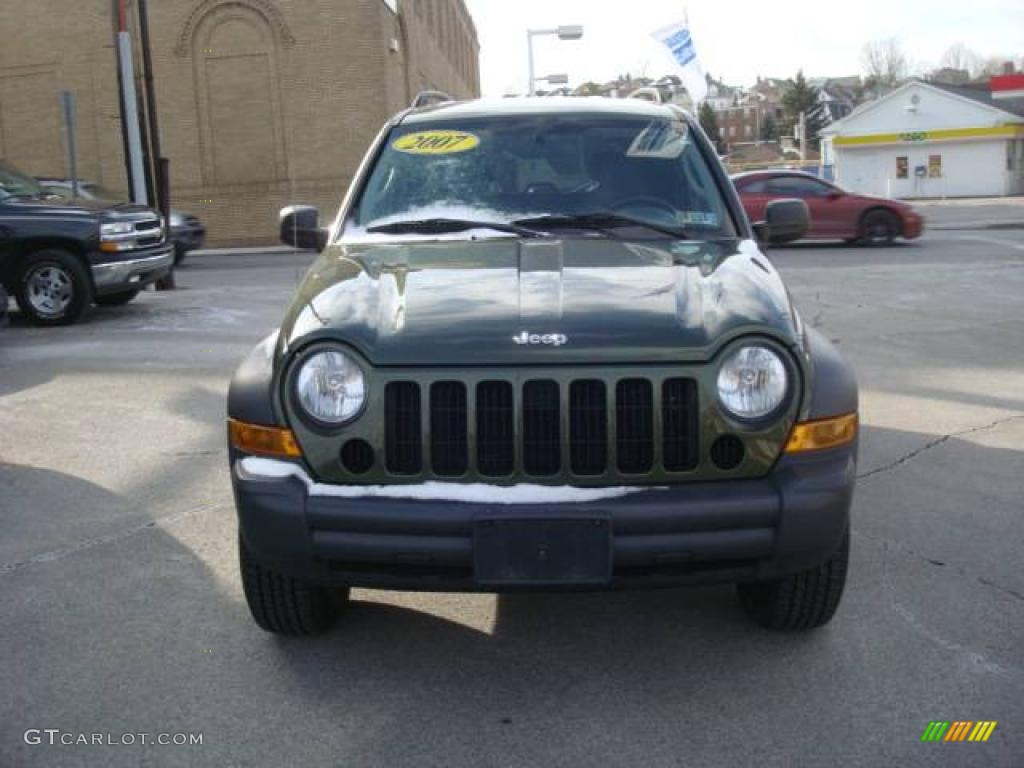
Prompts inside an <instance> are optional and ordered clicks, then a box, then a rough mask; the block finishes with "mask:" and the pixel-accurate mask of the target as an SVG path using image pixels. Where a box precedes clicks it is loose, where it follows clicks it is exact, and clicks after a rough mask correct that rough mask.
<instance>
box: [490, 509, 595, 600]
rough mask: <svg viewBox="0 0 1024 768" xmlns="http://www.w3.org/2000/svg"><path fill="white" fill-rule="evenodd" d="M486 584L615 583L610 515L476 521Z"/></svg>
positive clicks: (496, 585)
mask: <svg viewBox="0 0 1024 768" xmlns="http://www.w3.org/2000/svg"><path fill="white" fill-rule="evenodd" d="M473 573H474V577H475V579H476V581H477V583H479V584H480V585H482V586H494V587H502V586H508V587H515V586H521V587H540V586H600V585H605V584H607V583H608V582H610V581H611V576H612V534H611V520H610V519H609V518H607V517H599V516H593V515H591V516H587V517H483V518H479V519H477V520H475V521H474V524H473Z"/></svg>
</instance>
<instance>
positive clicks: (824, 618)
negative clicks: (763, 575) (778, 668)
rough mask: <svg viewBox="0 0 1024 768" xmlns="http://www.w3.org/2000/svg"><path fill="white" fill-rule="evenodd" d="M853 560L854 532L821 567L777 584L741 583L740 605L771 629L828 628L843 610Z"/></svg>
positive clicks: (758, 621)
mask: <svg viewBox="0 0 1024 768" xmlns="http://www.w3.org/2000/svg"><path fill="white" fill-rule="evenodd" d="M849 558H850V532H849V531H847V532H846V534H845V535H844V536H843V541H842V543H841V544H840V545H839V549H837V550H836V552H835V554H833V555H832V557H830V558H829V559H828V560H826V561H825V562H824V563H822V564H821V565H819V566H818V567H817V568H811V569H810V570H807V571H801V572H800V573H794V574H793V575H792V576H787V577H786V578H784V579H778V580H776V581H766V582H757V583H754V584H740V585H739V587H738V589H739V594H740V603H741V604H742V606H743V609H744V610H745V611H746V612H747V614H749V615H750V617H751V618H753V619H754V621H756V622H757V623H758V624H760V625H761V626H762V627H765V628H767V629H779V630H789V631H792V630H801V629H815V628H816V627H821V626H824V625H825V624H828V622H829V621H830V620H831V619H832V616H833V615H834V614H835V612H836V608H838V607H839V598H841V597H842V595H843V587H844V586H845V585H846V566H847V563H848V561H849Z"/></svg>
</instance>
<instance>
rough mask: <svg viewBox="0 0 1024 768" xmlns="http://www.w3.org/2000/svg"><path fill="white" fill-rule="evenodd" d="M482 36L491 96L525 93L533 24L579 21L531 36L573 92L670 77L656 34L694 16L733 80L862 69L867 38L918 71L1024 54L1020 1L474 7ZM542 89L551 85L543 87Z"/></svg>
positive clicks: (570, 1) (563, 1)
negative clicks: (973, 58)
mask: <svg viewBox="0 0 1024 768" xmlns="http://www.w3.org/2000/svg"><path fill="white" fill-rule="evenodd" d="M466 3H467V5H468V6H469V10H470V12H471V13H472V14H473V19H474V21H475V22H476V26H477V32H478V35H479V37H480V45H481V51H480V57H481V60H480V65H481V76H482V87H483V92H484V95H485V96H503V95H505V94H506V93H514V92H519V93H521V92H524V91H525V90H526V80H527V54H526V31H527V29H546V28H551V27H557V26H559V25H561V24H583V25H584V27H585V28H586V31H585V35H584V38H583V39H582V40H579V41H560V40H558V39H557V38H556V37H537V38H535V39H534V54H535V59H536V68H537V74H538V75H547V74H562V73H564V74H567V75H569V82H570V85H574V86H575V85H579V84H580V83H584V82H586V81H588V80H594V81H597V82H604V81H607V80H611V79H613V78H615V77H616V76H617V75H619V74H626V73H627V72H628V73H629V74H631V75H633V76H634V77H636V76H640V75H644V74H646V75H648V76H652V77H658V76H661V75H662V74H667V73H669V72H671V71H672V66H673V65H672V60H671V58H670V57H669V56H668V53H667V51H665V50H664V49H662V48H661V46H659V45H658V44H657V43H656V42H655V41H654V40H653V39H652V38H651V36H650V35H651V32H653V31H654V30H656V29H658V28H659V27H662V26H664V25H666V24H670V23H673V22H676V21H678V20H680V19H681V18H682V17H683V15H684V12H685V13H686V15H687V16H688V17H689V21H690V28H691V30H692V33H693V39H694V43H695V44H696V48H697V55H698V56H699V58H700V60H701V63H702V64H703V66H704V71H705V72H709V73H710V74H712V75H713V76H714V77H715V78H716V79H722V80H724V81H725V82H727V83H729V84H730V85H750V84H753V83H754V81H755V80H756V78H757V76H758V75H760V76H761V77H791V76H793V75H795V74H796V71H797V70H798V69H800V68H803V70H804V73H805V74H806V75H807V76H808V77H839V76H842V75H852V74H862V66H861V62H860V59H861V49H862V48H863V45H864V43H865V42H867V41H869V40H874V39H879V38H886V37H897V38H899V40H900V42H901V43H902V46H903V50H904V52H905V53H906V55H907V57H908V59H909V60H910V62H911V65H912V66H917V67H919V68H921V69H927V68H928V67H929V66H936V65H938V63H939V61H940V59H941V58H942V54H943V52H944V51H945V50H946V49H947V48H948V47H949V46H951V45H953V44H954V43H958V42H959V43H963V44H965V45H966V46H967V47H968V48H970V49H972V50H973V51H975V52H976V53H978V54H980V55H981V56H982V57H983V58H987V57H988V56H996V55H1010V56H1012V57H1013V58H1016V59H1019V58H1020V57H1021V56H1024V0H970V2H965V0H855V2H853V3H824V2H820V0H817V1H815V2H811V1H810V0H754V1H753V2H750V1H749V0H747V1H744V0H733V2H724V1H723V0H691V1H690V2H688V3H684V2H680V0H629V2H626V3H619V2H611V1H610V0H466ZM538 87H543V84H541V85H539V86H538Z"/></svg>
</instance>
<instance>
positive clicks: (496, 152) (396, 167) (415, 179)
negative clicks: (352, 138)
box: [348, 115, 736, 239]
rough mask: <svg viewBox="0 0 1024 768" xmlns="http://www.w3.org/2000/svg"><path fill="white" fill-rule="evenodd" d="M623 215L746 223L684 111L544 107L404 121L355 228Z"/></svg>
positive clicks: (667, 223)
mask: <svg viewBox="0 0 1024 768" xmlns="http://www.w3.org/2000/svg"><path fill="white" fill-rule="evenodd" d="M597 212H602V213H615V214H619V215H621V216H623V217H628V218H630V219H634V220H640V221H647V222H650V223H652V224H655V225H661V226H663V227H672V228H680V229H682V228H685V230H686V232H687V233H688V235H689V236H692V237H694V238H699V239H712V238H720V237H732V236H735V233H736V230H735V227H734V225H733V222H732V219H731V217H730V215H729V211H728V209H727V207H726V205H725V202H724V201H723V200H722V197H721V195H720V193H719V189H718V186H717V184H716V183H715V179H714V177H713V175H712V174H711V171H710V169H709V168H708V165H707V162H706V161H705V158H704V157H703V155H702V154H701V152H700V150H699V148H698V147H697V145H696V144H695V143H694V142H693V141H692V138H691V136H690V133H689V128H688V126H687V124H686V123H685V122H684V121H682V120H675V119H671V118H653V119H652V118H650V117H633V116H630V117H620V116H616V117H607V116H594V115H579V116H573V117H566V116H564V115H541V116H537V115H533V116H516V117H500V118H482V119H480V118H478V119H473V120H466V121H460V122H458V123H455V122H454V121H450V120H449V121H438V122H436V123H432V124H429V123H416V124H414V125H406V126H399V127H397V128H395V129H394V130H393V131H392V132H391V135H390V136H389V137H388V139H387V141H386V143H385V146H384V148H383V151H382V152H381V154H380V156H379V157H378V159H377V162H376V165H375V166H374V169H373V172H372V173H371V175H370V177H369V180H368V181H367V183H366V185H365V187H364V189H363V191H362V194H361V197H360V199H359V200H358V203H357V206H356V208H355V210H354V212H353V215H352V218H351V219H350V221H349V222H348V224H349V228H348V231H349V233H353V234H355V233H359V232H360V231H363V230H367V229H373V228H375V227H380V226H381V225H386V224H389V223H394V222H402V221H418V220H426V219H430V220H433V219H460V220H471V221H482V222H487V221H491V222H502V223H510V222H515V221H519V220H523V221H525V220H528V219H536V218H537V217H545V216H546V217H550V216H558V217H579V216H586V215H590V214H594V213H597Z"/></svg>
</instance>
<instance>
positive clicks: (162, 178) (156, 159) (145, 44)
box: [137, 0, 174, 291]
mask: <svg viewBox="0 0 1024 768" xmlns="http://www.w3.org/2000/svg"><path fill="white" fill-rule="evenodd" d="M137 2H138V8H139V45H140V46H141V47H142V68H143V82H144V84H145V91H146V113H147V116H148V118H149V121H148V122H149V146H150V159H151V161H152V163H153V181H154V183H153V186H154V191H155V193H156V202H157V208H158V209H159V211H160V213H161V214H163V217H164V226H165V227H167V230H168V232H169V231H170V226H171V194H170V179H169V178H168V163H167V160H166V159H165V158H164V156H163V153H162V152H161V150H160V122H159V120H158V119H157V106H156V88H155V87H154V85H153V54H152V49H151V47H150V42H149V8H148V6H149V2H148V0H137ZM173 288H174V270H173V269H172V270H171V271H170V272H169V273H168V275H167V277H165V278H163V279H161V280H158V281H157V283H156V289H157V290H158V291H167V290H172V289H173Z"/></svg>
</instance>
